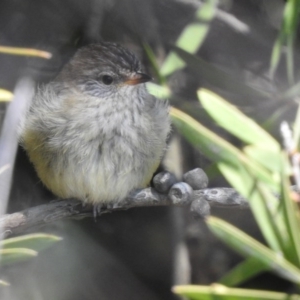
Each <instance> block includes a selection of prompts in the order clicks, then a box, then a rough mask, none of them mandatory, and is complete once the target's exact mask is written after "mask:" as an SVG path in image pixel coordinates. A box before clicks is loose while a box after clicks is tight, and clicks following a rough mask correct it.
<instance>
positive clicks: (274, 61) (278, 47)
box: [270, 32, 285, 78]
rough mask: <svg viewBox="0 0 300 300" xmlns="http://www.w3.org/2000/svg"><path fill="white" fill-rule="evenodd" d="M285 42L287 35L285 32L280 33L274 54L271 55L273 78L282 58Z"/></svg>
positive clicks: (274, 47) (271, 73)
mask: <svg viewBox="0 0 300 300" xmlns="http://www.w3.org/2000/svg"><path fill="white" fill-rule="evenodd" d="M284 42H285V35H284V33H283V32H280V33H279V35H278V38H277V40H276V41H275V43H274V46H273V50H272V54H271V62H270V75H271V78H273V77H274V74H275V72H276V70H277V67H278V64H279V61H280V57H281V49H282V46H283V45H284Z"/></svg>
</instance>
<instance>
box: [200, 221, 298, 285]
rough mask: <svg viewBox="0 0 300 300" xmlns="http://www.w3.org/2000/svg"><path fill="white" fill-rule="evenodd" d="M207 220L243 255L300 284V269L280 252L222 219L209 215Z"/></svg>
mask: <svg viewBox="0 0 300 300" xmlns="http://www.w3.org/2000/svg"><path fill="white" fill-rule="evenodd" d="M206 222H207V225H208V227H209V228H210V229H211V230H212V232H213V233H214V234H215V235H216V236H217V237H219V238H220V239H221V240H222V241H223V242H224V243H226V244H227V245H229V246H230V247H232V248H233V249H234V250H236V251H237V252H239V253H240V254H241V255H243V256H245V257H253V258H255V259H257V260H258V261H260V262H261V263H262V264H263V265H264V266H266V267H267V268H269V269H270V270H272V271H273V272H275V273H276V274H277V275H278V276H280V277H282V278H284V279H287V280H289V281H292V282H294V283H296V284H300V269H298V268H296V267H295V266H294V265H293V264H291V263H290V262H288V261H287V260H286V259H285V258H284V257H283V256H282V255H280V254H279V253H276V252H274V251H272V250H270V249H269V248H267V247H266V246H264V245H263V244H261V243H259V242H258V241H256V240H254V239H253V238H252V237H250V236H248V235H247V234H245V233H244V232H242V231H241V230H239V229H237V228H236V227H234V226H232V225H230V224H229V223H227V222H225V221H223V220H221V219H218V218H215V217H208V218H207V220H206Z"/></svg>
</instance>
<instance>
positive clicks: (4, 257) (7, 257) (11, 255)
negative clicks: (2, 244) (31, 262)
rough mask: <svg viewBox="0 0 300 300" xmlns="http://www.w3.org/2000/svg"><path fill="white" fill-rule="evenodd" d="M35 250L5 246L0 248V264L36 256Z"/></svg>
mask: <svg viewBox="0 0 300 300" xmlns="http://www.w3.org/2000/svg"><path fill="white" fill-rule="evenodd" d="M37 255H38V253H37V251H34V250H31V249H27V248H7V249H2V250H0V256H1V258H0V265H1V266H3V265H7V264H11V263H15V262H19V261H24V260H27V259H29V258H32V257H34V256H37Z"/></svg>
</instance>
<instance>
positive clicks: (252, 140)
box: [198, 89, 280, 152]
mask: <svg viewBox="0 0 300 300" xmlns="http://www.w3.org/2000/svg"><path fill="white" fill-rule="evenodd" d="M198 98H199V100H200V102H201V104H202V105H203V107H204V109H205V110H206V111H207V112H208V113H209V114H210V116H211V117H212V118H213V119H214V120H215V121H216V122H217V123H218V124H219V125H220V126H222V127H223V128H225V129H226V130H227V131H228V132H230V133H232V134H233V135H235V136H236V137H238V138H239V139H240V140H242V141H244V142H245V143H248V144H253V145H260V146H262V148H265V147H266V146H265V145H267V146H268V148H269V149H270V150H274V151H276V152H278V151H279V149H280V145H279V144H278V143H277V141H276V140H275V139H274V138H273V137H272V136H271V135H270V134H269V133H267V132H266V131H265V130H263V129H262V128H261V127H260V126H259V125H258V124H257V123H255V122H254V121H253V120H252V119H250V118H248V117H247V116H245V115H244V114H243V113H241V112H240V111H239V110H238V109H237V108H236V107H235V106H233V105H232V104H230V103H228V102H227V101H225V100H224V99H223V98H221V97H220V96H218V95H217V94H215V93H213V92H211V91H209V90H206V89H201V90H199V91H198Z"/></svg>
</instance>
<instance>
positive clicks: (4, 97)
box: [0, 89, 13, 102]
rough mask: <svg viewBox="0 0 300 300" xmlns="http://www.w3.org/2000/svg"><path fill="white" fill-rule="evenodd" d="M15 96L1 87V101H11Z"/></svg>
mask: <svg viewBox="0 0 300 300" xmlns="http://www.w3.org/2000/svg"><path fill="white" fill-rule="evenodd" d="M12 98H13V93H11V92H10V91H7V90H3V89H0V101H3V102H5V101H11V100H12Z"/></svg>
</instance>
